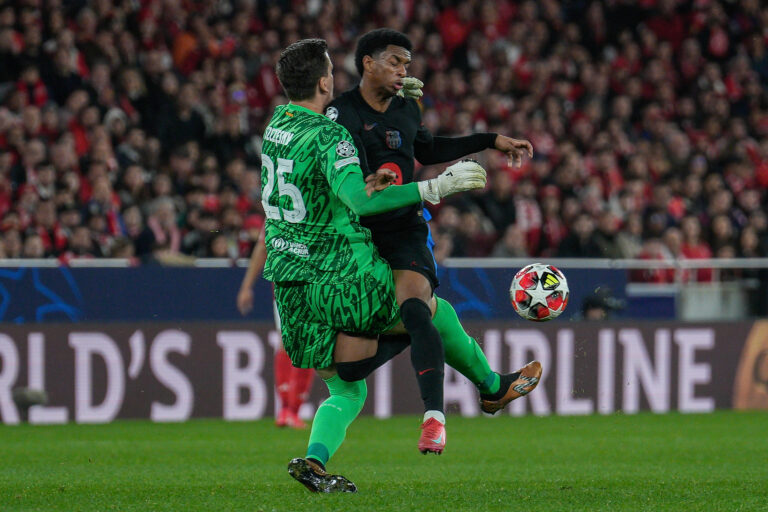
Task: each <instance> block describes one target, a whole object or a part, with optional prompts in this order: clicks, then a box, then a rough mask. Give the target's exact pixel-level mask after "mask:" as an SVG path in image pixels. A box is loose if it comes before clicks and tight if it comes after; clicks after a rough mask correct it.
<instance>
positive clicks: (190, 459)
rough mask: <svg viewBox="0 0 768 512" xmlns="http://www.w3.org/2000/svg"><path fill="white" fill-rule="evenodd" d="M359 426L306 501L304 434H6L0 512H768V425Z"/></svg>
mask: <svg viewBox="0 0 768 512" xmlns="http://www.w3.org/2000/svg"><path fill="white" fill-rule="evenodd" d="M418 424H419V420H418V419H417V418H413V417H408V418H395V419H390V420H383V421H382V420H375V419H370V418H363V419H359V420H358V421H356V422H355V423H354V424H353V425H352V427H351V428H350V431H349V433H348V436H347V441H346V442H345V444H344V445H343V446H342V447H341V449H340V451H339V453H338V454H337V456H336V457H335V458H334V459H333V460H332V464H331V465H330V467H329V469H331V470H335V471H337V472H340V473H342V474H344V475H346V476H347V477H349V478H350V479H352V480H353V481H355V482H356V483H357V485H358V487H359V489H360V492H359V493H358V494H356V495H332V496H320V495H312V494H310V493H309V492H307V491H306V490H305V489H304V488H303V487H301V486H300V485H299V484H298V483H296V482H295V481H293V480H292V479H291V478H290V477H289V476H288V473H287V472H286V470H285V466H286V463H287V462H288V460H289V459H290V458H291V457H294V456H301V455H303V454H304V447H305V443H306V439H307V436H308V433H307V432H295V431H286V430H277V429H276V428H275V427H274V426H273V424H272V423H271V422H270V421H260V422H255V423H224V422H221V421H192V422H189V423H186V424H150V423H146V422H117V423H113V424H110V425H90V426H89V425H79V426H75V425H66V426H26V425H25V426H13V427H7V426H6V427H0V510H1V511H3V512H5V511H8V510H174V511H186V510H211V511H219V510H289V511H299V510H334V511H342V510H366V511H385V510H393V511H408V510H419V511H451V512H453V511H458V510H472V511H482V510H520V511H541V512H546V511H554V510H589V511H593V510H606V511H614V510H643V511H657V510H675V511H679V510H702V511H707V512H711V511H715V510H723V511H736V510H762V511H766V510H768V413H735V412H719V413H717V414H712V415H679V414H668V415H650V414H641V415H636V416H623V415H615V416H590V417H546V418H537V417H523V418H511V417H508V416H507V417H499V418H474V419H464V418H459V417H454V416H451V417H449V424H448V433H447V436H448V445H447V450H446V453H445V455H443V456H441V457H437V456H432V455H431V456H422V455H421V454H419V453H418V452H417V450H416V441H417V438H418V433H419V430H418Z"/></svg>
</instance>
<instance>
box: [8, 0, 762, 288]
mask: <svg viewBox="0 0 768 512" xmlns="http://www.w3.org/2000/svg"><path fill="white" fill-rule="evenodd" d="M380 26H387V27H391V28H394V29H397V30H400V31H403V32H405V33H406V34H408V35H409V37H410V38H411V40H412V41H413V44H414V51H413V62H412V64H411V66H410V68H409V74H410V75H412V76H416V77H419V78H421V79H422V80H423V81H424V82H425V84H426V85H425V88H424V97H423V99H422V105H423V119H424V123H425V124H426V126H427V127H428V128H429V129H430V130H431V131H432V133H434V134H439V135H460V134H466V133H471V132H478V131H494V132H499V133H504V134H506V135H510V136H513V137H516V138H526V139H529V140H530V141H531V142H532V143H533V145H534V150H535V156H534V158H533V159H532V160H531V161H526V162H525V163H524V165H523V166H522V167H520V168H514V167H510V166H509V165H508V163H507V161H506V159H505V157H504V155H503V154H501V153H499V152H495V151H486V152H484V153H483V154H481V155H480V159H481V160H482V163H484V164H485V166H486V168H487V169H489V174H490V180H489V181H490V184H489V186H488V188H487V190H485V191H483V192H481V193H477V194H472V195H464V196H462V197H458V198H456V199H453V200H451V201H448V202H446V203H444V204H441V205H439V207H437V208H435V209H434V211H433V214H434V221H433V224H432V226H433V233H434V236H435V239H436V242H437V246H436V257H437V259H438V261H440V260H442V259H443V258H445V257H448V256H472V257H487V256H494V257H552V256H564V257H606V258H647V259H668V260H671V259H675V258H708V257H718V258H731V257H738V256H744V257H754V256H763V255H765V254H766V248H767V247H768V217H766V213H765V205H766V199H767V198H766V192H765V191H766V187H768V6H765V5H763V4H761V2H760V1H759V0H739V1H732V2H725V1H722V0H694V1H685V2H683V1H676V0H637V1H631V0H605V1H591V2H589V1H558V0H542V1H540V2H535V1H533V0H529V1H522V2H512V1H505V0H501V1H494V2H491V1H479V0H458V1H453V2H449V1H445V2H441V1H434V0H421V1H419V2H415V1H413V0H377V1H375V2H374V1H361V2H357V1H352V0H336V1H327V2H324V1H319V0H310V1H307V2H300V1H295V2H287V1H284V2H279V1H278V2H256V1H254V0H219V1H214V0H199V1H192V0H93V1H80V2H78V1H73V2H70V1H68V2H64V1H62V0H51V1H46V0H14V1H5V2H2V0H0V257H3V258H48V257H56V258H59V259H60V260H61V261H63V262H65V263H66V262H68V261H70V260H72V259H74V258H94V257H113V258H134V259H135V261H163V262H169V261H179V262H183V261H185V259H186V258H189V257H220V258H232V259H234V258H238V257H247V256H248V254H249V253H250V249H251V247H252V245H253V241H254V237H255V236H257V235H258V233H259V231H260V229H261V227H262V225H263V210H262V208H261V203H260V186H259V184H260V165H259V164H260V162H259V148H260V142H261V139H260V135H261V132H262V130H263V128H264V126H265V125H266V122H267V121H268V120H269V116H270V114H271V111H272V108H273V107H274V106H275V105H277V104H280V103H284V102H286V99H285V98H284V97H283V96H282V94H281V88H280V84H279V82H278V81H277V78H276V75H275V71H274V64H275V62H276V58H277V57H278V56H279V53H280V51H281V49H282V48H283V47H285V46H286V45H288V44H289V43H291V42H293V41H295V40H298V39H300V38H304V37H322V38H324V39H326V40H327V41H328V42H329V46H330V48H331V49H332V52H331V53H332V55H331V57H332V59H333V61H334V64H335V76H336V90H337V91H343V90H346V89H348V88H349V87H351V86H353V85H354V84H355V83H356V81H357V80H358V76H357V74H356V72H355V70H354V63H353V55H352V53H353V48H354V42H355V39H356V37H357V36H358V35H360V34H362V33H364V32H366V31H368V30H370V29H372V28H376V27H380ZM442 168H443V166H433V167H424V168H420V170H419V176H420V178H425V177H431V176H433V175H435V174H436V173H437V172H439V171H440V170H442ZM688 277H693V276H688ZM695 277H696V278H697V279H699V280H708V279H711V278H712V274H711V271H708V270H702V271H698V272H697V273H696V274H695ZM635 278H636V279H638V280H644V281H653V282H665V281H668V280H670V279H673V278H674V276H673V275H672V274H670V273H669V272H667V271H665V270H653V271H647V272H642V273H641V274H638V275H637V276H635Z"/></svg>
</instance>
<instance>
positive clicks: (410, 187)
mask: <svg viewBox="0 0 768 512" xmlns="http://www.w3.org/2000/svg"><path fill="white" fill-rule="evenodd" d="M485 183H486V173H485V169H483V168H482V166H480V164H478V163H477V162H474V161H472V160H463V161H461V162H458V163H456V164H453V165H452V166H450V167H448V168H447V169H446V170H445V171H443V173H442V174H440V176H438V177H437V178H432V179H431V180H426V181H419V182H414V183H408V184H407V185H393V186H390V187H388V188H386V189H384V190H381V191H378V192H373V193H372V194H371V196H370V197H368V193H369V190H366V182H365V180H363V176H362V173H350V174H349V175H347V177H346V178H344V181H343V182H342V184H341V187H340V188H339V191H338V196H339V199H341V201H342V202H343V203H344V204H346V205H347V206H348V207H349V208H350V209H351V210H352V211H353V212H355V213H356V214H357V215H376V214H379V213H384V212H387V211H390V210H395V209H397V208H402V207H403V206H408V205H411V204H416V203H418V202H420V201H428V202H430V203H432V204H438V203H439V202H440V200H441V199H442V198H444V197H447V196H449V195H452V194H456V193H457V192H465V191H467V190H474V189H477V188H483V187H485ZM369 188H370V187H369Z"/></svg>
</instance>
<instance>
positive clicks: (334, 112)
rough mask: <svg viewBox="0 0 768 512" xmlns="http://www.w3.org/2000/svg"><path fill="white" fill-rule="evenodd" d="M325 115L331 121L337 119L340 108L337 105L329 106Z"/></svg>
mask: <svg viewBox="0 0 768 512" xmlns="http://www.w3.org/2000/svg"><path fill="white" fill-rule="evenodd" d="M325 117H327V118H328V119H330V120H331V121H335V120H336V119H337V118H338V117H339V109H337V108H336V107H328V108H327V109H325Z"/></svg>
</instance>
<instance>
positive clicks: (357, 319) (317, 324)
mask: <svg viewBox="0 0 768 512" xmlns="http://www.w3.org/2000/svg"><path fill="white" fill-rule="evenodd" d="M275 301H276V302H277V311H278V313H279V315H280V323H281V333H282V336H283V347H285V351H286V352H288V355H289V356H290V358H291V361H293V365H294V366H297V367H299V368H328V367H329V366H331V365H332V364H333V348H334V347H335V346H336V335H337V334H338V333H339V332H344V333H347V334H350V335H353V336H365V337H369V338H375V337H376V336H377V335H378V334H380V333H382V332H385V331H387V330H389V329H391V328H392V327H394V326H395V325H396V324H397V323H398V321H399V320H400V311H399V309H398V307H397V302H396V301H395V283H394V279H393V277H392V270H391V269H390V268H389V266H388V265H387V264H386V263H384V262H383V261H381V262H380V264H379V263H378V262H377V264H375V265H374V271H373V272H369V273H365V274H360V275H359V276H357V277H356V278H353V279H347V280H345V281H344V283H343V284H315V283H275Z"/></svg>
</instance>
